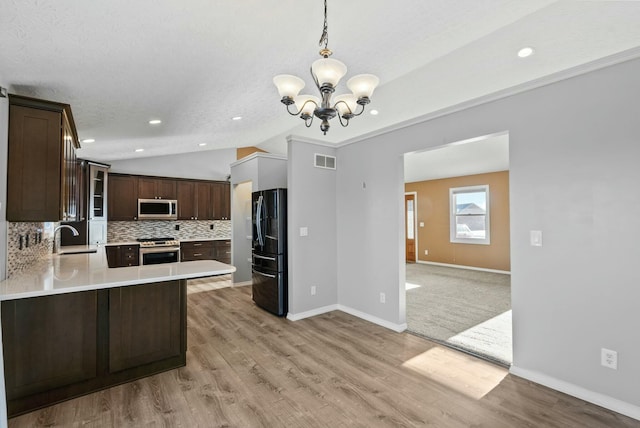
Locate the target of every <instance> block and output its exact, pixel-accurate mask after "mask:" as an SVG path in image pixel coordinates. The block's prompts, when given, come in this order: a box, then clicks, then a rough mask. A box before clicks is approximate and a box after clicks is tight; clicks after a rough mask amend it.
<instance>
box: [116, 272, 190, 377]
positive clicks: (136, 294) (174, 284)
mask: <svg viewBox="0 0 640 428" xmlns="http://www.w3.org/2000/svg"><path fill="white" fill-rule="evenodd" d="M184 292H185V290H184V287H180V283H179V281H168V282H161V283H156V284H147V285H139V286H136V287H120V288H114V289H111V290H109V304H110V309H109V371H110V372H112V373H113V372H118V371H121V370H125V369H131V368H135V367H139V366H143V365H145V364H150V363H154V362H157V361H161V360H166V359H170V358H179V357H180V355H181V353H183V352H185V351H186V336H185V333H186V317H184V316H183V315H184V313H183V311H184V308H185V306H184V304H185V302H186V296H185V295H184Z"/></svg>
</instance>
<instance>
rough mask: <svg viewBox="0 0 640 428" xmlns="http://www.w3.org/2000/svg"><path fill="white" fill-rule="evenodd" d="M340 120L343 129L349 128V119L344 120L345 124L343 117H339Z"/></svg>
mask: <svg viewBox="0 0 640 428" xmlns="http://www.w3.org/2000/svg"><path fill="white" fill-rule="evenodd" d="M338 120H339V121H340V125H342V127H343V128H346V127H347V126H349V119H346V118H345V119H344V122H343V121H342V116H340V115H338Z"/></svg>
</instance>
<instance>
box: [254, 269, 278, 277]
mask: <svg viewBox="0 0 640 428" xmlns="http://www.w3.org/2000/svg"><path fill="white" fill-rule="evenodd" d="M251 271H252V272H253V273H256V274H258V275H262V276H266V277H267V278H275V277H276V276H275V275H269V274H268V273H262V272H258V271H257V270H255V269H251Z"/></svg>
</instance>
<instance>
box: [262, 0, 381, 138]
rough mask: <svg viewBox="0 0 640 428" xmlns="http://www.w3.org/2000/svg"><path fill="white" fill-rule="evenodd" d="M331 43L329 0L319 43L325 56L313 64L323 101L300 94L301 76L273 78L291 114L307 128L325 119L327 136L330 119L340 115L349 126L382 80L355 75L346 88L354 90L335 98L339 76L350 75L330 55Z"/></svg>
mask: <svg viewBox="0 0 640 428" xmlns="http://www.w3.org/2000/svg"><path fill="white" fill-rule="evenodd" d="M328 43H329V33H328V29H327V0H324V27H323V31H322V37H320V46H322V45H323V44H324V48H322V49H321V50H320V56H321V57H322V58H321V59H318V60H316V61H314V62H313V64H311V76H312V77H313V81H314V83H315V84H316V87H317V88H318V91H320V94H321V96H322V100H321V99H320V98H318V97H315V96H313V95H298V94H299V93H300V91H301V90H302V88H304V81H303V80H302V79H300V78H299V77H296V76H292V75H290V74H281V75H278V76H276V77H274V78H273V83H274V84H275V85H276V87H277V88H278V93H279V94H280V98H281V99H280V101H281V102H282V104H284V105H286V106H287V112H289V114H291V115H292V116H300V118H301V119H302V120H304V123H305V125H306V126H307V128H308V127H310V126H311V124H312V122H313V118H314V117H317V118H319V119H320V120H321V121H322V123H321V125H320V130H321V131H322V132H323V133H324V134H325V135H326V134H327V131H328V130H329V127H330V125H329V120H331V119H333V118H334V117H336V116H338V119H339V121H340V124H341V125H342V126H344V127H346V126H348V125H349V120H350V119H352V118H353V117H355V116H360V115H361V114H362V113H363V112H364V106H365V105H367V104H369V102H370V101H371V100H370V98H371V95H372V94H373V91H374V90H375V88H376V86H378V83H380V80H379V79H378V78H377V77H376V76H374V75H373V74H359V75H357V76H353V77H352V78H351V79H349V80H348V81H347V87H348V88H349V90H350V91H351V92H352V93H351V94H343V95H338V96H336V97H335V98H334V99H333V100H332V99H331V97H332V96H333V93H334V91H335V88H336V86H337V85H338V83H339V82H340V79H342V78H343V77H344V76H345V74H347V66H346V65H344V63H342V62H341V61H338V60H336V59H331V58H329V56H330V55H331V54H332V52H331V50H329V49H328V47H327V45H328ZM293 104H295V109H296V110H295V111H291V110H290V108H289V107H290V106H291V105H293ZM358 106H360V109H358ZM357 110H359V111H357Z"/></svg>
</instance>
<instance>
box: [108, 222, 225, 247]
mask: <svg viewBox="0 0 640 428" xmlns="http://www.w3.org/2000/svg"><path fill="white" fill-rule="evenodd" d="M212 225H213V229H212V228H211V226H212ZM176 226H178V227H179V230H176ZM156 237H172V238H175V239H178V240H180V239H183V240H184V239H211V238H219V239H231V221H230V220H175V221H170V220H141V221H110V222H109V223H107V242H126V241H135V240H136V239H138V238H156Z"/></svg>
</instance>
